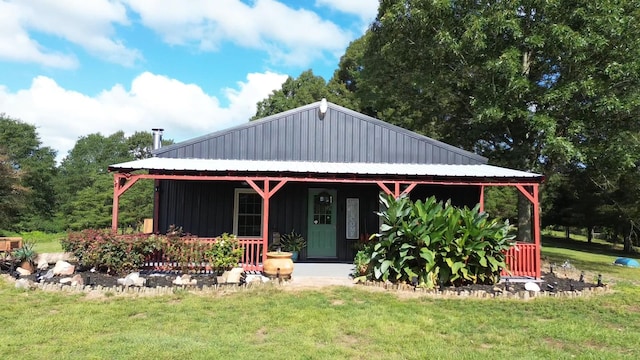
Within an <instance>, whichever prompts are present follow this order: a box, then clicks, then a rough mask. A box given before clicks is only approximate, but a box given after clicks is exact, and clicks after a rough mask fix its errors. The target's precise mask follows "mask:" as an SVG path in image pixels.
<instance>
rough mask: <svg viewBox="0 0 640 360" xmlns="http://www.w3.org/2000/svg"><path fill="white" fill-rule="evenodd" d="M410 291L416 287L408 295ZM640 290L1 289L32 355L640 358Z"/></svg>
mask: <svg viewBox="0 0 640 360" xmlns="http://www.w3.org/2000/svg"><path fill="white" fill-rule="evenodd" d="M405 295H406V294H405ZM639 296H640V291H639V289H638V288H637V287H635V286H632V285H625V284H619V285H617V286H616V291H615V292H614V293H611V294H607V295H601V296H594V297H590V298H577V299H552V298H547V299H536V300H532V301H507V300H478V299H449V300H446V299H430V298H420V297H413V296H398V295H397V294H395V293H392V292H381V291H374V290H373V289H369V288H360V287H356V288H341V287H333V288H325V289H322V290H314V291H311V290H305V291H302V290H300V291H288V290H285V289H283V288H281V287H263V288H258V289H250V290H247V291H241V292H237V293H229V294H216V295H208V296H203V295H196V294H189V293H183V292H180V293H177V294H174V295H170V296H157V297H138V298H135V297H120V296H114V297H108V298H100V299H90V298H89V297H88V296H86V295H72V294H66V293H49V292H42V291H27V292H24V291H19V290H16V289H14V288H12V286H11V285H10V284H7V283H4V282H3V283H2V284H1V285H0V303H2V304H3V306H2V307H0V319H2V323H3V331H2V332H0V353H2V354H3V357H4V358H29V359H51V358H55V359H77V358H83V359H85V358H86V359H91V358H93V359H96V358H99V359H102V358H110V359H111V358H128V359H149V358H154V359H175V358H189V359H230V358H234V359H253V358H255V357H256V356H260V357H261V358H264V359H336V358H341V359H424V358H427V357H429V358H442V359H445V358H446V359H449V358H469V359H473V358H507V357H509V358H532V359H535V358H538V359H549V358H553V359H563V358H566V359H568V358H573V357H577V358H598V359H607V358H611V359H615V358H630V359H631V358H640V349H639V348H638V346H637V344H639V343H640V306H638V305H637V299H638V297H639Z"/></svg>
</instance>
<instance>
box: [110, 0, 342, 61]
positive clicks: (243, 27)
mask: <svg viewBox="0 0 640 360" xmlns="http://www.w3.org/2000/svg"><path fill="white" fill-rule="evenodd" d="M123 1H125V2H126V3H127V5H128V6H129V7H130V8H131V9H132V10H133V11H135V12H137V13H138V14H139V15H140V18H141V21H142V23H143V24H144V25H145V26H147V27H149V28H151V29H153V30H154V31H156V32H157V33H159V34H160V36H162V38H163V39H164V41H166V42H168V43H170V44H175V45H193V44H195V45H196V46H198V47H199V48H200V49H201V50H204V51H209V50H216V49H217V48H219V47H220V45H221V44H222V43H223V42H225V41H229V42H232V43H234V44H236V45H239V46H243V47H247V48H253V49H259V50H264V51H267V52H268V53H269V54H271V57H272V61H274V62H278V63H286V64H287V65H303V66H304V65H307V64H309V62H310V61H311V60H312V59H316V58H319V57H322V56H325V55H326V54H330V55H331V56H332V57H337V56H339V55H341V53H342V52H343V51H344V48H345V47H346V46H347V45H348V43H349V41H350V40H351V39H352V37H353V36H352V34H351V33H349V32H347V31H345V30H343V29H341V28H340V27H338V26H337V25H336V24H334V23H333V22H331V21H328V20H324V19H322V18H320V17H319V16H318V15H317V14H316V13H314V12H312V11H309V10H305V9H292V8H290V7H287V6H286V5H284V4H282V3H280V2H278V1H274V0H256V1H255V2H253V4H252V5H248V4H245V3H243V2H242V1H240V0H218V1H215V2H213V1H209V0H191V1H189V6H185V5H184V2H183V1H182V0H123Z"/></svg>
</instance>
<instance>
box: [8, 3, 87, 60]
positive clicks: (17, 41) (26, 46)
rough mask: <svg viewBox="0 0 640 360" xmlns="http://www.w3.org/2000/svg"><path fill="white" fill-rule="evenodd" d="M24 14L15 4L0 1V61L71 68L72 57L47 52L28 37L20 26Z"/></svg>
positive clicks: (73, 58)
mask: <svg viewBox="0 0 640 360" xmlns="http://www.w3.org/2000/svg"><path fill="white" fill-rule="evenodd" d="M22 21H24V13H23V12H22V9H21V8H20V7H19V6H17V5H16V4H12V3H7V2H2V1H0V60H9V61H15V62H33V63H38V64H43V65H45V66H50V67H57V68H73V67H76V66H77V64H78V62H77V60H76V59H75V57H74V56H73V55H69V54H62V53H59V52H55V51H48V50H46V49H43V47H42V46H41V45H40V44H38V43H37V42H36V41H34V40H32V39H31V38H30V37H29V34H28V32H27V31H26V29H25V28H24V27H23V26H22V24H21V22H22Z"/></svg>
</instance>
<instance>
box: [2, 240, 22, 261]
mask: <svg viewBox="0 0 640 360" xmlns="http://www.w3.org/2000/svg"><path fill="white" fill-rule="evenodd" d="M21 247H22V238H21V237H0V261H5V260H7V259H8V258H9V255H11V252H12V251H13V250H15V249H19V248H21Z"/></svg>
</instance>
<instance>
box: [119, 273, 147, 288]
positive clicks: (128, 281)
mask: <svg viewBox="0 0 640 360" xmlns="http://www.w3.org/2000/svg"><path fill="white" fill-rule="evenodd" d="M145 281H146V279H145V278H143V277H140V273H139V272H133V273H131V274H129V275H127V276H125V277H124V278H121V279H118V285H123V286H138V287H141V286H144V283H145Z"/></svg>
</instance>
